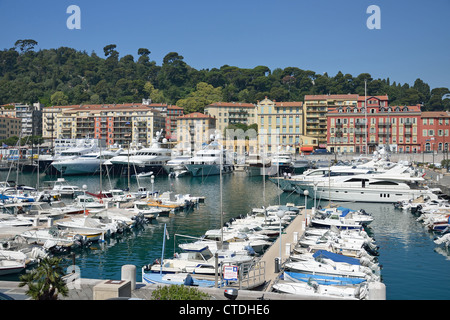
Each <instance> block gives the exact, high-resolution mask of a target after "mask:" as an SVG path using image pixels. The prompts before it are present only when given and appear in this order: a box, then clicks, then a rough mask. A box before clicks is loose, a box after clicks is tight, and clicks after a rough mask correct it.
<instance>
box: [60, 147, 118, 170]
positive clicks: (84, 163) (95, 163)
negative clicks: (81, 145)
mask: <svg viewBox="0 0 450 320" xmlns="http://www.w3.org/2000/svg"><path fill="white" fill-rule="evenodd" d="M121 151H122V149H119V150H117V151H109V150H102V151H97V152H89V153H86V154H83V155H81V156H79V157H74V158H70V159H61V160H56V161H53V162H52V166H53V167H54V168H55V169H56V170H57V171H58V172H59V173H61V174H63V175H77V174H94V173H98V172H100V169H101V166H102V165H103V163H104V162H105V161H106V160H108V159H111V158H113V157H115V156H117V155H119V154H120V152H121Z"/></svg>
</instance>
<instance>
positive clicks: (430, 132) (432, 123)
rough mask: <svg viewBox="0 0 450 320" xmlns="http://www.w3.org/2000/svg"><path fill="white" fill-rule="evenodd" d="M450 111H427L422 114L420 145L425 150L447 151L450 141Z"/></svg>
mask: <svg viewBox="0 0 450 320" xmlns="http://www.w3.org/2000/svg"><path fill="white" fill-rule="evenodd" d="M449 130H450V112H449V111H425V112H422V114H421V119H420V122H419V132H420V133H421V139H420V142H419V143H420V145H421V147H422V150H424V151H425V152H446V151H448V150H449V149H448V147H449V143H450V136H449Z"/></svg>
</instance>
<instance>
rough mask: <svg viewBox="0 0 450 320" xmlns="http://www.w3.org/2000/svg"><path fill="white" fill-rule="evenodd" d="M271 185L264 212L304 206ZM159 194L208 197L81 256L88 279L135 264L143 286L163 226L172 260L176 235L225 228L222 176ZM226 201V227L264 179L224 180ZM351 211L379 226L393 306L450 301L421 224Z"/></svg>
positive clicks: (114, 274) (93, 185)
mask: <svg viewBox="0 0 450 320" xmlns="http://www.w3.org/2000/svg"><path fill="white" fill-rule="evenodd" d="M0 178H1V179H2V180H5V178H6V173H4V172H3V173H0ZM14 179H15V174H13V175H12V176H10V180H14ZM55 179H56V178H54V177H48V176H45V175H41V177H40V181H41V183H42V181H44V180H55ZM66 180H67V181H68V182H69V183H70V184H76V185H79V186H81V185H83V184H86V185H87V186H88V191H91V192H95V191H98V190H99V186H100V179H99V177H98V176H83V177H66ZM19 183H24V184H29V185H35V184H36V176H35V175H30V174H23V175H21V176H20V177H19ZM102 184H103V188H104V189H110V188H126V187H127V179H118V178H114V179H108V178H103V179H102ZM140 185H141V186H146V187H147V188H148V189H150V190H151V188H152V186H151V183H150V178H147V179H144V178H143V179H140ZM265 185H266V188H265V190H266V191H265V199H266V206H267V205H270V204H278V203H279V201H280V202H281V203H282V204H285V203H286V202H292V203H295V204H297V205H304V203H305V199H304V196H299V195H298V194H295V193H294V194H289V193H280V192H278V189H277V187H276V185H274V184H273V183H271V182H269V181H266V184H265ZM131 189H132V190H135V189H137V184H136V179H133V178H131ZM154 190H160V191H161V192H163V191H168V190H172V191H174V192H175V193H190V194H191V195H193V196H204V197H206V201H205V204H201V205H199V206H198V207H197V208H195V209H194V210H192V211H190V212H181V213H177V214H176V215H175V216H174V217H171V218H160V219H159V221H156V222H153V223H152V224H150V225H147V226H145V227H143V228H142V229H141V230H137V231H134V232H132V233H129V234H128V235H127V236H125V237H122V238H120V239H118V240H116V239H111V240H108V241H107V242H105V243H103V244H98V245H94V246H91V247H90V248H89V249H85V250H83V251H81V252H77V255H76V264H77V265H78V266H79V267H80V270H81V276H82V277H83V278H93V279H120V277H121V266H122V265H124V264H133V265H136V266H137V281H141V267H142V266H143V265H145V264H148V263H151V262H152V261H153V260H154V259H156V258H160V257H161V250H162V234H163V230H164V224H166V225H167V230H168V232H169V235H170V239H169V240H168V241H166V250H165V257H169V256H172V254H173V253H174V251H175V248H174V244H175V241H174V240H175V238H176V242H177V243H179V241H180V239H181V237H179V236H178V237H175V234H182V235H189V236H201V235H202V234H204V232H205V231H206V230H208V229H213V228H219V227H220V184H219V176H211V177H207V178H202V177H195V178H194V177H181V178H178V179H169V178H167V177H156V178H155V183H154ZM222 194H223V212H224V221H227V220H229V219H230V218H232V217H235V216H238V215H240V214H245V213H247V212H249V211H250V209H251V208H252V207H260V206H262V205H263V204H264V203H263V198H264V197H263V180H262V177H249V176H247V175H246V174H244V173H239V172H235V173H233V174H230V175H224V177H223V193H222ZM313 203H314V200H313V199H311V198H308V207H309V208H310V207H311V206H312V205H313ZM346 206H347V207H349V208H352V209H360V208H363V209H365V210H366V211H367V212H370V213H372V214H373V216H374V218H375V220H374V221H373V222H372V224H371V230H372V233H373V236H374V238H375V240H376V242H377V245H378V246H380V256H379V262H380V264H381V265H382V266H383V269H382V277H383V282H384V283H385V284H386V287H387V293H386V294H387V299H388V300H400V299H402V300H428V299H434V300H443V299H445V300H447V299H450V272H449V271H450V253H448V252H447V251H444V250H442V249H441V248H439V247H437V246H436V245H435V244H434V242H433V238H434V235H433V234H431V233H429V232H428V231H427V230H425V229H424V227H423V225H422V224H421V223H419V222H416V221H415V219H416V217H415V216H413V215H412V214H411V213H410V212H402V211H400V210H395V209H394V206H393V205H391V204H372V203H350V204H347V205H346ZM9 279H11V278H9ZM5 280H6V278H5ZM11 280H15V279H11Z"/></svg>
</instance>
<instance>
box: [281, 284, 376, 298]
mask: <svg viewBox="0 0 450 320" xmlns="http://www.w3.org/2000/svg"><path fill="white" fill-rule="evenodd" d="M273 288H274V289H275V290H276V291H278V292H282V293H289V294H295V295H305V296H313V297H320V298H324V299H346V300H349V299H350V300H354V299H355V300H362V299H364V298H365V297H366V294H367V289H366V287H365V286H361V287H360V286H357V287H339V286H333V285H319V284H317V283H314V281H311V282H308V283H302V282H281V281H280V282H278V283H276V284H274V285H273Z"/></svg>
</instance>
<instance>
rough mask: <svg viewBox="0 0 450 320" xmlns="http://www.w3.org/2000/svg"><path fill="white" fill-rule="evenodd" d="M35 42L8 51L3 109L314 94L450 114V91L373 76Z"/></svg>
mask: <svg viewBox="0 0 450 320" xmlns="http://www.w3.org/2000/svg"><path fill="white" fill-rule="evenodd" d="M36 45H37V42H36V41H34V40H30V39H28V40H18V41H17V42H16V45H15V47H13V48H10V49H4V50H3V51H0V104H7V103H10V102H22V103H33V102H36V101H40V102H41V103H43V104H44V105H46V106H50V105H65V104H87V103H94V104H98V103H123V102H140V101H141V100H142V98H151V99H152V100H153V101H154V102H166V103H169V104H177V105H179V106H182V107H184V108H185V109H186V112H192V111H202V108H203V107H204V105H206V104H208V103H211V102H216V101H239V102H249V103H256V101H257V100H262V99H263V98H264V97H265V96H268V97H269V98H270V99H275V100H277V101H303V97H304V95H306V94H328V93H330V94H347V93H356V94H360V95H364V80H366V79H367V94H368V95H384V94H387V95H388V96H389V99H390V104H391V105H414V104H418V103H423V105H424V108H423V110H424V111H426V110H428V111H438V110H448V109H450V99H444V100H442V97H443V95H445V94H447V93H450V90H449V89H448V88H430V86H429V85H428V84H427V83H425V82H424V81H422V80H421V79H416V80H415V82H414V85H413V86H410V85H409V84H403V85H402V84H400V83H396V82H395V81H392V80H391V79H389V78H387V79H373V78H372V76H371V75H370V74H368V73H362V74H360V75H357V76H353V75H351V74H344V73H343V72H338V73H337V74H336V75H334V76H330V75H328V74H326V73H325V74H317V73H315V72H314V71H311V70H302V69H300V68H299V67H287V68H284V69H281V68H277V69H274V70H270V69H269V68H268V67H266V66H257V67H255V68H253V69H244V68H239V67H236V66H229V65H223V66H221V67H219V68H213V69H210V70H209V69H201V70H196V69H195V68H192V67H190V66H189V65H188V63H187V62H185V61H184V58H183V56H182V55H180V54H179V53H177V52H170V53H168V54H167V55H166V56H165V57H164V59H163V61H162V64H161V65H158V64H157V63H156V62H155V61H152V60H151V52H150V50H148V49H146V48H141V49H139V50H138V56H139V58H138V59H137V61H135V59H134V57H133V56H132V55H130V54H127V55H124V56H123V57H120V55H119V52H118V51H117V50H116V45H114V44H111V45H107V46H105V47H104V52H103V54H102V57H100V56H99V55H97V54H96V53H94V52H93V53H91V54H88V53H87V52H81V51H77V50H75V49H72V48H68V47H60V48H57V49H43V50H39V51H35V50H34V47H35V46H36Z"/></svg>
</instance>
